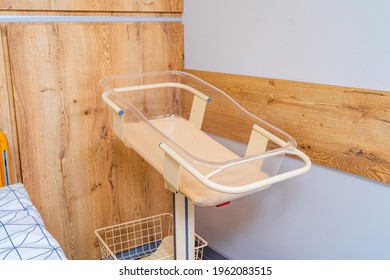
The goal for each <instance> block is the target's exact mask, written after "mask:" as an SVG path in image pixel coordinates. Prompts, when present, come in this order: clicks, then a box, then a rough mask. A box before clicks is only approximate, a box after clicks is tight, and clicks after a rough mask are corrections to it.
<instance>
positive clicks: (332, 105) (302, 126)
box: [186, 70, 390, 184]
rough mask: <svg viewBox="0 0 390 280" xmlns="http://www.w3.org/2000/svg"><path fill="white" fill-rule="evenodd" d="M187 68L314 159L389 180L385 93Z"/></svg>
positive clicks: (388, 95)
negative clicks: (280, 131)
mask: <svg viewBox="0 0 390 280" xmlns="http://www.w3.org/2000/svg"><path fill="white" fill-rule="evenodd" d="M186 71H188V72H190V73H192V74H195V75H196V76H198V77H200V78H202V79H204V80H206V81H207V82H209V83H211V84H213V85H215V86H216V87H218V88H220V89H221V90H223V91H225V92H226V93H228V94H229V95H230V96H231V97H233V98H234V99H235V100H236V101H237V102H239V103H240V104H241V105H242V106H243V107H244V108H246V109H247V110H248V111H250V112H251V113H253V114H255V115H257V116H258V117H260V118H262V119H264V120H266V121H268V122H269V123H271V124H273V125H275V126H277V127H279V128H281V129H282V130H284V131H285V132H287V133H289V134H290V135H292V136H293V137H294V138H295V139H296V140H297V142H298V147H299V148H300V149H301V150H302V151H304V152H305V153H306V154H307V155H309V156H310V158H311V159H312V160H313V161H314V162H316V163H319V164H322V165H326V166H330V167H332V168H337V169H340V170H343V171H346V172H349V173H353V174H357V175H359V176H363V177H367V178H370V179H373V180H377V181H379V182H383V183H387V184H389V183H390V149H389V148H388V144H389V139H390V106H389V105H390V92H387V91H376V90H367V89H359V88H349V87H340V86H330V85H321V84H313V83H303V82H293V81H286V80H277V79H269V78H258V77H250V76H242V75H231V74H223V73H214V72H205V71H196V70H186ZM232 117H234V116H232ZM231 131H234V130H233V129H231ZM238 137H239V135H237V137H236V138H238Z"/></svg>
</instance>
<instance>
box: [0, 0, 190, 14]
mask: <svg viewBox="0 0 390 280" xmlns="http://www.w3.org/2000/svg"><path fill="white" fill-rule="evenodd" d="M0 10H7V11H67V12H69V11H83V12H158V13H162V12H167V13H181V12H182V10H183V3H182V1H178V0H157V1H145V0H127V1H125V0H110V1H101V0H98V1H96V0H2V1H0Z"/></svg>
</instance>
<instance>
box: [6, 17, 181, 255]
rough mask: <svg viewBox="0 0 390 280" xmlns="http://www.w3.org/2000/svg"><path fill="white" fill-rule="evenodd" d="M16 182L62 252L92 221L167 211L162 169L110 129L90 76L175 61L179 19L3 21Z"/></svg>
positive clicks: (88, 233)
mask: <svg viewBox="0 0 390 280" xmlns="http://www.w3.org/2000/svg"><path fill="white" fill-rule="evenodd" d="M6 31H7V45H8V46H7V48H8V50H9V65H10V72H11V77H12V94H13V100H14V105H15V116H16V127H17V134H18V144H19V152H20V161H21V176H22V180H23V183H24V184H25V186H26V188H27V190H28V191H29V193H30V194H31V198H32V200H33V202H34V203H35V204H36V206H37V208H38V209H39V211H40V213H41V215H42V217H43V219H44V221H45V223H46V225H47V227H48V229H49V230H50V231H51V232H52V234H53V235H54V236H55V237H56V238H57V239H58V241H59V242H60V244H61V245H62V246H63V248H64V251H65V253H66V254H67V256H68V258H70V259H97V258H99V252H98V247H97V246H98V245H97V242H96V238H95V236H94V230H95V229H96V228H99V227H103V226H109V225H112V224H116V223H120V222H125V221H129V220H131V219H135V218H140V217H145V216H148V215H153V214H158V213H161V212H166V211H171V210H170V209H171V195H170V193H169V192H168V191H166V190H165V189H164V187H163V179H162V177H161V176H160V175H159V174H158V173H157V172H156V171H155V170H153V168H152V167H151V166H149V165H148V164H147V163H146V162H145V161H143V159H142V158H140V157H139V156H138V155H137V154H136V153H135V152H133V151H132V150H131V149H129V148H127V147H125V146H124V145H123V144H122V142H120V141H119V140H117V139H116V138H115V136H114V135H113V133H112V131H111V129H110V127H109V122H108V111H107V108H106V106H105V104H103V102H102V99H101V92H102V90H101V88H100V87H99V85H98V81H99V79H101V78H102V77H104V76H106V75H112V74H117V73H133V72H144V71H158V70H167V69H182V67H183V26H182V24H181V23H173V22H168V23H9V24H7V27H6Z"/></svg>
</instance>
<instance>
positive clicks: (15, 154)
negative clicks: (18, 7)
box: [0, 25, 22, 182]
mask: <svg viewBox="0 0 390 280" xmlns="http://www.w3.org/2000/svg"><path fill="white" fill-rule="evenodd" d="M6 34H7V27H6V26H5V25H0V36H1V38H0V39H1V41H0V59H1V61H0V130H1V131H3V133H4V134H5V135H6V137H7V140H8V146H9V152H10V157H11V168H12V182H21V181H22V174H21V169H20V159H19V149H18V141H17V139H18V138H17V132H16V121H15V110H14V105H13V104H14V99H13V95H12V94H10V92H12V81H11V76H10V71H9V69H10V68H9V60H8V58H9V56H8V44H7V38H6V36H7V35H6Z"/></svg>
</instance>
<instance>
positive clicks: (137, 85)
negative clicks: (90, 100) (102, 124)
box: [100, 71, 311, 206]
mask: <svg viewBox="0 0 390 280" xmlns="http://www.w3.org/2000/svg"><path fill="white" fill-rule="evenodd" d="M100 85H101V86H102V87H103V89H104V92H103V95H102V97H103V100H104V101H105V102H106V103H107V104H108V105H109V107H110V110H109V111H110V118H111V123H112V127H113V130H114V131H115V133H116V135H117V136H118V137H120V138H121V139H122V140H123V142H124V143H125V144H126V145H127V146H129V147H131V148H133V149H134V150H135V151H136V152H138V153H139V154H140V155H141V156H142V157H143V158H144V159H145V160H147V161H148V162H149V163H150V164H151V165H152V166H154V167H155V168H156V169H157V170H158V171H159V172H160V173H161V174H162V175H164V176H165V177H166V181H168V182H170V181H172V178H169V176H167V164H168V165H169V164H172V162H173V165H175V164H177V165H179V166H180V174H179V178H178V181H179V182H178V191H179V192H180V193H182V194H184V195H185V196H186V197H188V198H189V199H190V200H192V201H193V202H194V203H195V204H197V205H201V206H212V205H218V204H220V203H223V202H226V201H231V200H233V199H236V198H239V197H242V196H245V195H248V194H251V193H253V192H257V191H260V190H263V189H265V188H267V187H269V186H271V185H272V184H274V183H277V182H280V181H283V180H287V179H289V178H292V177H295V176H298V175H300V174H302V173H304V172H306V171H308V170H309V168H310V165H311V162H310V159H309V158H308V157H307V156H306V155H305V154H303V153H302V152H300V151H299V150H298V149H297V148H296V142H295V140H294V139H293V138H292V137H291V136H290V135H288V134H287V133H285V132H283V131H281V130H280V129H278V128H276V127H274V126H272V125H271V124H269V123H267V122H265V121H263V120H261V119H260V118H258V117H256V116H254V115H253V114H251V113H249V112H248V111H246V110H245V109H243V108H242V107H241V106H240V105H239V104H238V103H237V102H235V101H234V100H233V99H232V98H230V97H229V96H228V95H227V94H226V93H224V92H223V91H221V90H219V89H218V88H216V87H214V86H212V85H210V84H209V83H207V82H205V81H203V80H201V79H199V78H197V77H195V76H194V75H192V74H189V73H185V72H179V71H164V72H154V73H142V74H128V75H116V76H110V77H106V78H104V79H102V80H101V81H100ZM231 143H234V145H233V146H235V147H237V146H239V147H241V150H242V152H237V149H236V148H231V147H232V145H231ZM286 154H290V155H294V156H296V157H297V158H299V159H300V160H301V161H302V166H299V167H298V168H296V169H294V170H289V171H287V172H284V173H281V174H280V173H279V168H280V165H281V163H282V161H283V159H284V156H285V155H286ZM169 162H171V163H169ZM168 169H169V168H168ZM173 185H174V184H173Z"/></svg>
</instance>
